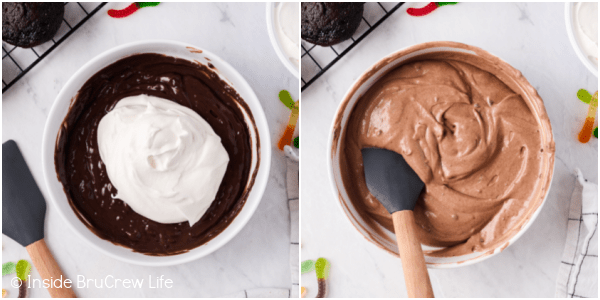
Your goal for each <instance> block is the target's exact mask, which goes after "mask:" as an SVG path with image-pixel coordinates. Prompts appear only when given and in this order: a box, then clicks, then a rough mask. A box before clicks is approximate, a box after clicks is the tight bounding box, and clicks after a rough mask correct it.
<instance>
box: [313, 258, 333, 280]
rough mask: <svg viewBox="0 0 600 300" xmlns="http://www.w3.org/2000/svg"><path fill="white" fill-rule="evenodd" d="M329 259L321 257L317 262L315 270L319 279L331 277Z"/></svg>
mask: <svg viewBox="0 0 600 300" xmlns="http://www.w3.org/2000/svg"><path fill="white" fill-rule="evenodd" d="M329 267H330V264H329V261H327V260H326V259H325V258H323V257H321V258H319V259H317V262H315V271H316V272H317V279H327V277H329Z"/></svg>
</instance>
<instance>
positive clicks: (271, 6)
mask: <svg viewBox="0 0 600 300" xmlns="http://www.w3.org/2000/svg"><path fill="white" fill-rule="evenodd" d="M276 5H277V2H271V3H267V30H268V31H269V39H270V40H271V45H273V49H275V52H276V53H277V56H278V57H279V60H281V63H282V64H283V65H284V66H285V67H286V68H287V69H288V71H290V73H292V74H293V75H294V76H296V78H300V71H299V70H298V68H296V66H295V65H294V64H293V63H292V62H291V61H290V60H289V58H288V57H287V55H286V54H285V52H284V51H283V47H282V46H281V41H279V38H277V34H276V31H275V6H276ZM298 52H300V49H298Z"/></svg>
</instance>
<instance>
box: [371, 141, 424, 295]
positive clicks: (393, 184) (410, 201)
mask: <svg viewBox="0 0 600 300" xmlns="http://www.w3.org/2000/svg"><path fill="white" fill-rule="evenodd" d="M361 152H362V157H363V166H364V169H365V179H366V182H367V187H368V188H369V191H370V192H371V194H372V195H373V196H375V198H377V200H379V202H381V204H382V205H383V206H384V207H385V208H386V209H387V211H388V212H389V213H390V214H392V220H393V222H394V231H395V233H396V241H397V243H398V250H399V252H400V258H401V259H402V269H403V271H404V282H405V284H406V291H407V293H408V296H409V297H411V298H425V297H433V290H432V288H431V282H430V280H429V273H427V266H426V265H425V257H424V256H423V250H422V249H421V243H420V242H419V239H418V238H417V236H416V224H415V217H414V215H413V209H414V208H415V204H416V203H417V200H418V199H419V195H420V194H421V191H422V190H423V187H424V186H425V184H424V183H423V181H421V179H420V178H419V176H417V173H415V171H414V170H413V169H412V168H411V167H410V166H409V165H408V164H407V163H406V161H405V160H404V157H402V155H400V154H398V153H396V152H394V151H390V150H386V149H380V148H364V149H362V150H361Z"/></svg>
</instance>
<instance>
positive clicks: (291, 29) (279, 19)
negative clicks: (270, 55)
mask: <svg viewBox="0 0 600 300" xmlns="http://www.w3.org/2000/svg"><path fill="white" fill-rule="evenodd" d="M275 31H276V32H277V39H278V40H279V42H280V43H281V47H282V48H283V52H285V54H286V55H287V56H288V59H289V60H290V61H291V62H292V63H293V64H294V65H295V66H296V69H298V68H300V44H299V43H300V2H279V3H277V4H276V6H275Z"/></svg>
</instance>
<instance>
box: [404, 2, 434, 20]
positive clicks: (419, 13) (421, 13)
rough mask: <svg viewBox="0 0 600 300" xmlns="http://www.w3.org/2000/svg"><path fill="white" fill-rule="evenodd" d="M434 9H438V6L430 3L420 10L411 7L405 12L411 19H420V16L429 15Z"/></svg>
mask: <svg viewBox="0 0 600 300" xmlns="http://www.w3.org/2000/svg"><path fill="white" fill-rule="evenodd" d="M436 8H438V5H437V4H436V3H435V2H431V3H429V4H427V5H426V6H425V7H421V8H412V7H411V8H409V9H407V10H406V12H407V13H408V14H409V15H411V16H413V17H422V16H425V15H428V14H430V13H431V12H432V11H434V10H435V9H436Z"/></svg>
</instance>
